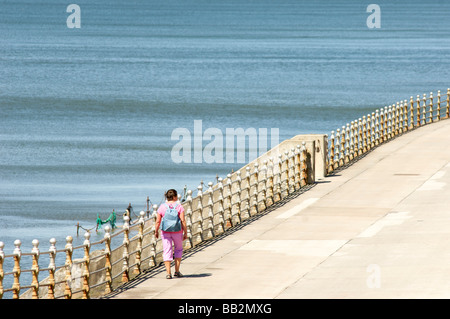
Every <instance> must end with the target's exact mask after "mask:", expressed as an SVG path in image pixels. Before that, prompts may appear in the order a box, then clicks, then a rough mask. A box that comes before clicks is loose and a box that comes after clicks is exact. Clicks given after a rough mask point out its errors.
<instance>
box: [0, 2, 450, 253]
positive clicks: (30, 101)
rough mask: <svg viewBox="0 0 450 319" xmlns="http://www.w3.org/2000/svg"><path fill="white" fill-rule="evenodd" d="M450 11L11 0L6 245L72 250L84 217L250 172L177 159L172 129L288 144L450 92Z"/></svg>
mask: <svg viewBox="0 0 450 319" xmlns="http://www.w3.org/2000/svg"><path fill="white" fill-rule="evenodd" d="M75 1H76V2H75ZM71 3H75V4H77V5H78V6H79V8H80V15H79V17H80V19H79V21H80V28H69V27H68V24H67V18H68V17H69V15H70V14H71V12H67V11H66V9H67V6H68V5H69V4H71ZM371 3H376V4H378V5H379V8H380V15H379V17H380V19H379V21H380V28H369V26H368V24H367V18H368V17H369V15H371V14H372V13H371V12H367V11H366V9H367V7H368V5H369V4H371ZM449 14H450V2H449V1H446V0H442V1H436V0H434V1H378V0H376V2H374V1H372V0H371V1H361V0H349V1H344V0H338V1H331V0H330V1H324V0H315V1H313V0H311V1H300V0H279V1H273V0H220V1H219V0H182V1H181V0H164V1H162V0H142V1H138V0H127V1H118V0H89V1H87V0H73V2H67V1H60V0H45V1H43V0H42V1H41V0H0V241H3V242H4V243H5V252H6V253H11V252H12V250H13V249H14V246H13V241H14V240H15V239H20V240H21V241H22V249H23V250H24V251H29V250H31V241H32V240H33V239H34V238H36V239H39V241H40V243H41V244H40V249H41V250H46V249H48V247H49V242H48V241H49V239H50V238H51V237H55V238H56V239H57V242H58V244H57V245H59V247H61V246H63V245H64V243H65V242H64V239H65V237H66V236H67V235H72V236H76V226H75V225H76V224H77V223H79V224H80V225H81V226H83V227H84V228H92V227H95V221H96V218H97V214H99V216H100V217H101V218H103V219H106V218H107V217H108V216H109V214H110V213H111V212H112V210H113V209H114V210H115V211H116V212H118V213H123V212H124V210H125V208H126V207H127V206H128V204H129V203H131V204H132V205H133V209H134V212H135V213H136V214H137V213H138V212H139V211H140V210H142V209H146V204H147V203H146V199H147V196H149V198H150V201H151V203H152V204H159V203H160V202H161V200H162V198H163V194H164V191H165V190H167V189H168V188H176V189H177V190H178V191H179V192H181V193H182V192H183V188H184V187H185V185H186V186H187V188H188V189H192V190H194V194H196V188H197V186H198V185H199V183H200V181H202V180H203V181H204V182H205V184H206V183H208V182H210V181H215V178H216V176H219V177H224V176H225V175H226V174H227V173H229V172H230V171H231V170H232V169H237V168H239V167H241V166H242V165H243V164H242V163H236V162H233V163H218V162H215V163H205V162H202V163H193V162H192V163H175V162H174V161H173V159H172V157H171V151H172V149H173V147H174V145H175V144H176V142H177V141H176V140H173V139H171V135H172V132H173V131H174V130H175V129H176V128H184V129H187V130H188V131H189V132H193V131H194V120H201V121H202V125H203V130H206V129H207V128H215V129H218V130H220V131H222V132H224V133H225V131H226V128H244V129H247V128H256V129H259V128H267V129H269V130H270V129H271V128H278V129H279V140H280V141H281V140H284V139H286V138H290V137H292V136H294V135H297V134H306V133H325V134H328V133H330V131H331V130H335V129H336V128H338V127H341V126H342V125H345V124H346V123H348V122H350V121H351V120H353V119H355V118H358V117H360V116H362V115H365V114H367V112H369V111H370V112H371V111H372V110H375V109H377V108H380V107H384V106H386V105H389V104H392V103H394V102H396V101H399V100H403V99H409V97H410V96H412V95H413V96H416V95H417V94H423V93H427V94H428V93H429V92H431V91H433V92H437V90H441V91H443V92H446V90H447V87H449V86H450V81H449V79H450V19H449V18H448V16H449ZM74 21H75V20H74ZM207 143H208V141H204V145H206V144H207ZM118 223H119V224H120V223H121V222H120V220H119V222H118ZM102 235H103V234H101V235H98V236H102ZM94 237H95V235H94ZM93 239H95V238H93ZM81 240H82V238H81Z"/></svg>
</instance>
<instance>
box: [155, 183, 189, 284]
mask: <svg viewBox="0 0 450 319" xmlns="http://www.w3.org/2000/svg"><path fill="white" fill-rule="evenodd" d="M165 196H166V202H165V203H164V204H163V205H161V206H159V208H158V211H157V215H156V224H155V237H156V238H158V236H159V228H160V227H161V239H162V244H163V260H164V265H165V266H166V271H167V275H166V278H167V279H171V278H172V273H171V269H170V263H171V262H172V260H174V258H175V273H174V276H176V277H182V276H183V275H182V274H181V272H180V265H181V256H182V255H183V240H185V239H187V228H186V219H185V217H184V208H183V206H182V205H181V204H178V203H177V200H178V194H177V191H176V190H174V189H169V190H168V191H167V192H166V194H165ZM172 243H173V246H174V247H173V246H172Z"/></svg>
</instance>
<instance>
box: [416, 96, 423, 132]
mask: <svg viewBox="0 0 450 319" xmlns="http://www.w3.org/2000/svg"><path fill="white" fill-rule="evenodd" d="M416 112H417V113H416V126H417V127H419V126H420V125H421V124H422V123H421V122H422V121H421V119H420V95H419V94H417V98H416Z"/></svg>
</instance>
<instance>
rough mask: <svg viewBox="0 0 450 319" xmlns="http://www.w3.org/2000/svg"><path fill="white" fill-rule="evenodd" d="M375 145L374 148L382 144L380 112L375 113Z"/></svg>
mask: <svg viewBox="0 0 450 319" xmlns="http://www.w3.org/2000/svg"><path fill="white" fill-rule="evenodd" d="M374 138H375V144H374V146H378V145H379V144H380V112H379V111H378V110H376V111H375V136H374Z"/></svg>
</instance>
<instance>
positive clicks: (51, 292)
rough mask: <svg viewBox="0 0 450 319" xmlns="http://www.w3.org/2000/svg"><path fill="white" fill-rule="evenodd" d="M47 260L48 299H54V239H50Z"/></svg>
mask: <svg viewBox="0 0 450 319" xmlns="http://www.w3.org/2000/svg"><path fill="white" fill-rule="evenodd" d="M48 251H49V253H50V254H49V259H50V263H49V265H48V274H49V276H48V292H47V294H48V299H55V270H56V264H55V259H56V239H55V238H51V239H50V248H49V250H48Z"/></svg>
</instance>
